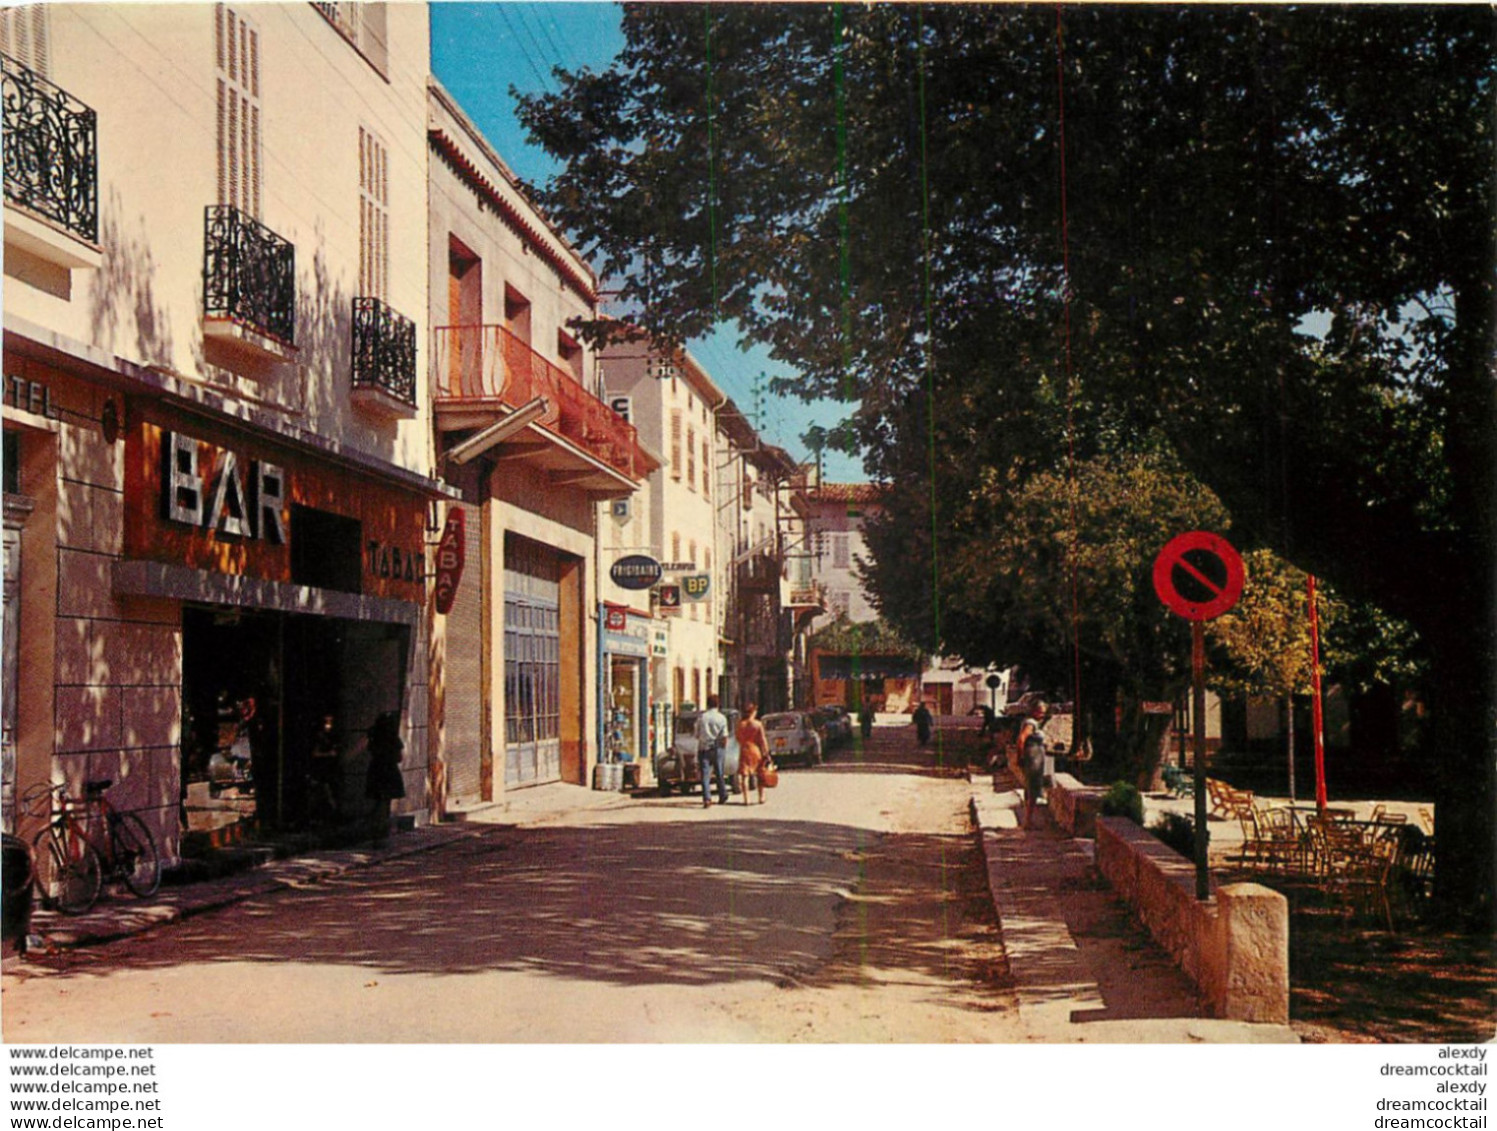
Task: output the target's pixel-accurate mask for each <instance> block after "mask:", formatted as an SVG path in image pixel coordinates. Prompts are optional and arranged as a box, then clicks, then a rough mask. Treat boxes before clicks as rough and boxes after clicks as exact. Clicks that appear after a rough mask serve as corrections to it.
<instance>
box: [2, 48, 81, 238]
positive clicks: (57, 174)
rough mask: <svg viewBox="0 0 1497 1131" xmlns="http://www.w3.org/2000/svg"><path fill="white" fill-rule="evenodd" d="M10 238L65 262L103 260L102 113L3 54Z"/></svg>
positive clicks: (6, 182)
mask: <svg viewBox="0 0 1497 1131" xmlns="http://www.w3.org/2000/svg"><path fill="white" fill-rule="evenodd" d="M0 67H3V76H0V88H3V89H0V97H3V101H4V105H5V118H4V133H5V201H6V204H8V205H10V206H12V208H13V209H14V211H13V212H12V214H11V215H7V216H6V219H5V224H6V233H5V239H6V242H7V243H10V244H15V245H17V246H20V247H22V248H23V249H24V250H26V251H29V252H31V253H32V254H34V255H39V256H41V257H42V258H43V259H46V260H48V261H49V262H53V263H56V264H59V265H60V266H63V267H97V266H98V265H99V259H100V257H99V249H98V246H97V241H98V238H99V158H98V130H97V116H96V115H95V114H94V112H93V111H92V110H90V109H89V108H88V107H87V106H85V105H84V104H83V103H81V102H79V101H78V100H77V99H76V98H74V97H73V96H72V95H71V94H69V93H68V92H67V91H65V90H63V89H61V88H60V87H57V86H54V85H53V84H52V83H50V82H48V81H47V80H46V79H44V78H42V77H41V76H40V75H38V74H37V73H36V72H34V71H32V70H31V69H30V68H28V67H26V66H25V65H23V64H21V63H18V62H16V60H14V59H12V58H10V57H9V56H0Z"/></svg>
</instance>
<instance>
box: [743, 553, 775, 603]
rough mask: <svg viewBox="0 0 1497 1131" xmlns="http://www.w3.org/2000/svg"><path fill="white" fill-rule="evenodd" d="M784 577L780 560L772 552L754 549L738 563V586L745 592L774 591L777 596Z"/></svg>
mask: <svg viewBox="0 0 1497 1131" xmlns="http://www.w3.org/2000/svg"><path fill="white" fill-rule="evenodd" d="M783 581H784V578H783V577H782V575H781V567H780V560H779V558H777V557H776V556H775V555H774V554H771V553H766V552H764V551H755V552H754V553H752V554H750V555H749V556H748V557H746V558H744V559H743V560H742V561H740V562H739V563H738V587H739V589H740V590H743V591H745V592H755V593H774V594H775V595H776V596H777V597H778V596H779V594H780V592H781V589H782V585H781V583H782V582H783Z"/></svg>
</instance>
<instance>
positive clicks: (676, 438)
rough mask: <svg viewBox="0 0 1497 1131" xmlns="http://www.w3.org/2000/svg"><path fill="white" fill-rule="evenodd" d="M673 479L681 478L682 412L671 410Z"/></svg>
mask: <svg viewBox="0 0 1497 1131" xmlns="http://www.w3.org/2000/svg"><path fill="white" fill-rule="evenodd" d="M671 478H672V479H680V478H681V410H680V409H679V408H673V409H671Z"/></svg>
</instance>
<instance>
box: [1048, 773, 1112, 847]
mask: <svg viewBox="0 0 1497 1131" xmlns="http://www.w3.org/2000/svg"><path fill="white" fill-rule="evenodd" d="M1106 796H1107V790H1105V789H1103V788H1102V787H1101V786H1096V785H1083V784H1082V783H1081V782H1080V781H1079V780H1077V779H1076V778H1074V777H1072V776H1071V775H1070V774H1056V775H1055V784H1054V785H1052V786H1051V787H1050V793H1049V800H1050V816H1051V818H1052V819H1053V820H1054V821H1055V823H1056V824H1057V825H1059V826H1060V827H1061V828H1063V829H1065V831H1066V832H1067V833H1069V834H1070V835H1071V836H1085V837H1093V836H1096V835H1097V815H1098V814H1099V813H1100V812H1101V811H1102V798H1104V797H1106Z"/></svg>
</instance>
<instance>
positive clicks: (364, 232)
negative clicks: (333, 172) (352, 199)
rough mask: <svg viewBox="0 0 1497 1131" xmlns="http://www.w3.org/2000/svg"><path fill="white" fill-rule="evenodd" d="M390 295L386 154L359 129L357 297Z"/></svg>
mask: <svg viewBox="0 0 1497 1131" xmlns="http://www.w3.org/2000/svg"><path fill="white" fill-rule="evenodd" d="M389 291H390V154H389V150H387V149H386V148H385V145H384V143H383V142H381V141H380V139H379V137H378V136H377V135H376V134H375V133H374V132H373V131H371V130H367V129H365V128H364V127H362V126H361V127H359V294H360V295H363V296H365V297H367V298H377V299H388V298H389Z"/></svg>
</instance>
